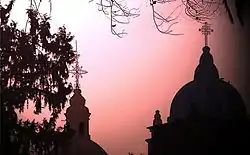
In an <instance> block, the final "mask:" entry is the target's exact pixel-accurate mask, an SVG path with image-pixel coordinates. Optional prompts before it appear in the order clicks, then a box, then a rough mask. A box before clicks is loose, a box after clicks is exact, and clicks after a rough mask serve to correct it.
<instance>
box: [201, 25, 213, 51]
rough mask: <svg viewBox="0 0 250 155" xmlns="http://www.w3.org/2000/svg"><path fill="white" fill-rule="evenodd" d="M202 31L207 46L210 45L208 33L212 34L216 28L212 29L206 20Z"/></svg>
mask: <svg viewBox="0 0 250 155" xmlns="http://www.w3.org/2000/svg"><path fill="white" fill-rule="evenodd" d="M199 31H201V33H202V34H203V35H204V36H205V46H208V35H210V34H211V32H213V31H214V30H213V29H211V27H210V24H208V23H207V22H205V24H204V25H203V26H202V27H201V28H200V29H199Z"/></svg>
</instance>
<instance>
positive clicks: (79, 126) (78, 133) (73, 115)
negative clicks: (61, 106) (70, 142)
mask: <svg viewBox="0 0 250 155" xmlns="http://www.w3.org/2000/svg"><path fill="white" fill-rule="evenodd" d="M85 103H86V100H85V98H84V97H83V96H82V94H81V90H80V89H75V90H74V95H73V96H72V97H71V99H70V107H69V108H68V109H67V112H66V114H65V116H66V121H67V122H68V123H69V124H70V128H71V129H73V130H74V131H75V135H74V138H76V137H79V138H83V139H88V140H89V139H90V135H89V118H90V112H89V109H88V108H87V107H86V106H85Z"/></svg>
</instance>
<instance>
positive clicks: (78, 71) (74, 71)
mask: <svg viewBox="0 0 250 155" xmlns="http://www.w3.org/2000/svg"><path fill="white" fill-rule="evenodd" d="M77 52H78V51H77V41H76V53H77ZM79 57H80V54H76V62H75V66H73V69H72V70H70V71H69V72H70V73H72V74H73V76H72V77H74V76H75V89H80V83H79V78H80V77H82V75H83V74H87V73H88V71H86V70H83V69H82V66H79Z"/></svg>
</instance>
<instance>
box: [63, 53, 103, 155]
mask: <svg viewBox="0 0 250 155" xmlns="http://www.w3.org/2000/svg"><path fill="white" fill-rule="evenodd" d="M78 59H79V55H77V57H76V64H75V66H74V68H73V69H72V70H70V72H71V73H72V74H73V75H74V76H75V79H76V80H75V89H74V94H73V96H72V97H71V98H70V106H69V107H68V109H67V111H66V113H65V116H66V121H67V123H69V126H70V129H72V130H73V131H74V135H73V137H72V138H71V139H69V142H70V143H69V146H67V148H66V149H65V148H63V149H64V151H62V154H61V155H107V153H106V152H105V150H104V149H102V148H101V147H100V146H99V145H98V144H97V143H95V142H94V141H92V140H91V138H90V133H89V126H90V125H89V120H90V115H91V113H90V112H89V109H88V108H87V107H86V106H85V104H86V99H85V98H84V97H83V96H82V94H81V89H80V83H79V78H80V77H81V75H83V74H86V73H88V72H87V71H85V70H83V69H82V67H80V66H79V61H78Z"/></svg>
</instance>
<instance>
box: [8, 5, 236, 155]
mask: <svg viewBox="0 0 250 155" xmlns="http://www.w3.org/2000/svg"><path fill="white" fill-rule="evenodd" d="M5 1H6V0H5ZM3 4H4V3H3ZM42 4H44V6H41V7H42V8H44V10H45V12H48V11H49V9H48V7H49V6H48V4H49V3H47V4H46V2H44V3H42ZM137 4H139V1H137V2H136V5H137ZM26 6H29V3H28V0H27V1H22V2H21V0H17V1H16V4H15V6H14V8H13V10H14V11H13V14H12V16H11V18H12V19H13V20H14V21H16V20H17V21H18V24H19V25H20V27H24V24H25V22H26V19H27V17H26V16H25V7H26ZM21 19H22V20H21ZM220 22H222V23H224V24H225V23H226V24H228V25H229V21H227V20H225V19H224V18H222V19H221V21H220ZM51 23H52V30H53V31H56V28H57V27H59V26H62V25H63V24H65V26H66V28H67V30H68V31H70V32H72V34H73V35H75V39H77V41H78V49H79V52H80V54H81V57H80V64H81V65H82V66H83V69H86V70H87V71H88V72H89V73H88V74H86V75H84V77H83V79H81V89H82V92H83V95H84V97H85V98H86V100H87V103H86V106H87V107H88V108H89V109H90V112H91V117H90V134H91V138H92V139H93V140H94V141H96V142H97V143H99V144H100V145H101V146H102V147H103V148H104V149H105V150H106V151H107V152H108V153H109V154H110V155H117V154H121V155H122V154H123V155H126V154H127V153H128V152H135V153H136V154H139V153H141V152H142V153H146V152H147V144H146V142H145V139H146V138H148V137H149V131H147V129H146V127H147V126H151V125H152V121H153V116H154V112H155V110H156V109H159V110H160V111H161V115H162V119H163V121H164V122H165V121H166V119H167V116H168V112H169V108H170V104H171V100H172V98H173V97H174V95H175V93H176V92H177V91H178V89H179V88H180V87H182V86H183V85H184V84H185V83H187V82H188V81H190V80H192V79H193V74H194V70H195V68H196V66H197V64H198V61H199V57H200V55H201V48H202V46H203V45H204V37H203V36H202V35H201V34H200V32H199V31H198V29H199V28H200V27H201V25H200V24H198V23H196V22H194V21H192V20H189V19H188V18H186V17H185V18H183V19H182V20H181V21H180V23H179V25H177V27H176V29H177V30H176V31H177V32H178V31H179V32H184V34H185V35H182V36H169V35H162V34H160V33H159V32H158V31H157V30H156V29H155V27H154V24H153V22H152V15H151V9H150V7H147V6H146V5H145V6H142V8H141V16H140V17H139V18H137V19H135V20H134V21H133V22H132V23H131V24H130V25H126V26H125V28H126V31H127V32H128V35H127V36H126V37H124V38H122V39H118V38H117V37H116V36H113V35H112V34H111V33H110V28H109V20H108V19H107V18H106V17H104V15H103V14H102V13H101V12H98V10H97V6H96V5H95V3H88V1H86V2H85V1H82V0H81V1H80V0H71V1H69V0H53V1H52V22H51ZM212 27H213V29H214V32H213V33H212V35H211V36H209V45H210V46H211V53H212V54H213V56H214V61H215V64H216V65H217V68H218V69H219V72H220V75H221V76H222V77H224V78H225V79H230V81H231V83H233V84H234V85H235V87H236V88H238V89H240V88H239V87H238V86H239V85H240V84H239V83H238V81H239V79H238V77H235V75H234V70H230V69H231V67H235V61H236V59H237V57H236V56H237V55H236V54H235V52H234V51H235V50H236V49H237V46H235V44H234V41H235V39H234V38H233V37H231V35H230V32H231V31H236V28H234V27H230V26H229V28H227V27H222V26H221V25H220V24H219V23H218V22H216V21H213V22H212ZM221 36H223V37H221ZM223 38H224V40H223V41H221V40H222V39H223ZM225 38H226V39H225ZM218 40H220V44H219V43H218V42H217V41H218ZM72 45H73V46H74V42H72ZM224 51H225V52H224ZM228 53H230V54H231V56H230V57H228V56H227V55H228ZM225 56H227V59H226V60H225V59H224V57H225ZM222 60H223V62H222ZM236 67H237V66H236ZM69 81H72V82H73V79H72V78H70V79H69ZM30 107H31V108H32V106H30ZM31 108H30V109H27V110H26V111H25V112H24V114H23V115H22V117H23V118H36V119H37V120H41V119H42V118H43V117H44V116H47V117H48V115H49V111H48V110H47V109H45V111H44V113H42V115H40V116H36V115H34V114H32V111H33V110H32V109H31ZM63 119H65V118H64V116H63V115H62V116H61V117H60V119H59V122H60V120H63ZM63 123H64V122H60V123H59V124H63Z"/></svg>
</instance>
